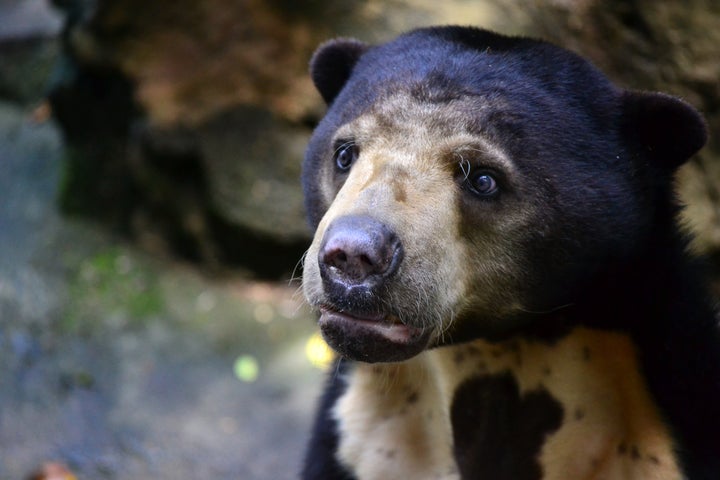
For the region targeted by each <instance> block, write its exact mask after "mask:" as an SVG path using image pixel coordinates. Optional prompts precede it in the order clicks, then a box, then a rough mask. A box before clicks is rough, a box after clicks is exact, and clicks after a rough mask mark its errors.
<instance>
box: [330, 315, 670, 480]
mask: <svg viewBox="0 0 720 480" xmlns="http://www.w3.org/2000/svg"><path fill="white" fill-rule="evenodd" d="M508 373H509V374H510V375H512V377H513V379H514V380H515V381H516V382H517V385H518V387H519V391H520V395H525V394H527V393H530V392H536V391H544V392H547V393H548V394H549V395H550V396H551V397H552V398H553V399H554V400H555V401H557V403H558V404H559V405H561V406H562V410H563V420H562V423H561V424H560V426H559V428H557V429H556V430H554V431H552V432H548V433H547V435H546V436H545V437H544V442H543V443H542V445H541V446H540V448H539V452H538V453H537V455H536V457H535V458H528V459H525V460H523V459H521V458H518V459H517V461H528V462H537V463H538V465H539V467H540V470H541V471H542V479H543V480H567V479H577V480H601V479H602V480H629V479H643V480H648V479H649V480H680V479H681V478H682V474H681V473H680V471H679V468H678V465H677V461H676V459H675V456H674V454H673V442H672V438H671V437H670V435H669V432H668V429H667V427H666V426H665V425H664V423H663V422H662V420H661V418H660V414H659V412H658V410H657V407H656V406H655V404H654V403H653V401H652V399H651V397H650V395H649V393H648V392H647V389H646V386H645V383H644V380H643V378H642V377H641V376H640V373H639V370H638V364H637V361H636V352H635V349H634V347H633V345H632V343H631V341H630V340H629V338H628V337H627V336H624V335H621V334H618V333H609V332H602V331H595V330H590V329H587V328H578V329H576V330H574V331H573V332H572V333H571V334H570V335H568V336H566V337H565V338H564V339H562V340H560V341H558V342H557V343H555V344H553V345H548V344H545V343H541V342H534V341H527V340H522V341H521V340H517V341H510V342H503V343H489V342H485V341H475V342H472V343H469V344H463V345H458V346H450V347H443V348H438V349H435V350H431V351H427V352H424V353H423V354H421V355H419V356H417V357H415V358H413V359H411V360H408V361H406V362H402V363H398V364H383V365H367V364H358V365H357V366H356V367H355V369H354V370H353V371H352V372H351V373H350V374H349V376H348V379H347V381H348V388H347V390H346V392H345V394H344V395H343V396H342V397H341V398H340V399H339V400H338V403H337V404H336V407H335V410H334V414H335V417H336V419H337V421H338V427H339V433H340V443H339V450H338V458H339V460H340V461H341V463H343V464H344V465H345V466H347V467H348V468H349V469H350V470H351V471H352V472H353V473H354V475H355V476H356V477H357V478H358V480H372V479H394V478H398V479H400V478H412V479H428V480H429V479H447V480H451V479H460V478H462V477H461V474H460V471H461V470H462V469H461V468H459V467H458V465H457V464H456V460H455V456H454V447H455V446H454V445H453V425H452V422H451V411H452V407H453V398H454V393H455V392H456V391H457V389H458V387H459V386H461V385H463V384H464V383H465V382H467V381H468V380H470V379H475V378H478V377H492V376H494V375H503V374H505V375H506V374H508ZM487 413H488V414H489V415H492V412H487ZM533 414H535V415H536V414H537V412H534V413H533ZM456 421H458V420H457V419H456ZM456 427H457V426H456ZM464 427H465V428H467V426H466V425H465V426H464ZM472 428H474V427H472ZM478 428H482V427H481V426H478ZM508 448H510V449H512V445H509V447H508ZM493 480H503V479H501V478H498V479H493ZM508 480H510V479H508ZM513 480H514V479H513Z"/></svg>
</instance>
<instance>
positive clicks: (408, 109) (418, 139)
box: [335, 86, 507, 150]
mask: <svg viewBox="0 0 720 480" xmlns="http://www.w3.org/2000/svg"><path fill="white" fill-rule="evenodd" d="M446 93H447V92H446ZM506 107H507V106H506V105H504V102H503V101H502V100H499V99H496V100H495V101H491V100H488V99H483V98H481V97H478V96H472V95H464V94H452V93H450V94H447V95H444V96H443V95H441V96H438V95H435V94H433V92H431V91H423V90H422V87H420V86H418V87H415V88H413V87H411V88H403V89H396V90H394V91H392V92H388V93H385V94H382V95H380V96H378V97H377V99H376V101H375V102H373V103H372V105H370V106H369V107H368V108H366V109H364V110H363V111H362V113H361V114H360V115H359V116H357V117H356V118H354V119H352V120H350V121H349V122H348V123H346V124H344V125H343V126H341V127H340V128H339V129H338V130H337V132H336V134H335V139H348V140H349V139H352V140H353V141H355V142H356V143H358V144H360V145H363V144H365V145H369V144H374V145H379V144H382V143H386V144H388V145H392V147H393V148H398V147H399V146H406V147H412V148H414V149H418V148H428V149H430V148H432V149H434V150H443V146H448V147H452V146H453V145H455V144H457V145H463V144H479V145H482V146H483V147H485V148H486V149H491V148H492V149H497V148H498V146H497V145H495V142H494V141H493V140H492V137H493V135H492V132H491V130H492V126H491V123H492V118H493V117H496V116H498V115H500V112H502V111H503V110H504V109H505V108H506Z"/></svg>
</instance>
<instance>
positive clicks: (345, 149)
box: [334, 142, 358, 172]
mask: <svg viewBox="0 0 720 480" xmlns="http://www.w3.org/2000/svg"><path fill="white" fill-rule="evenodd" d="M357 157H358V148H357V145H355V143H353V142H344V143H343V144H341V145H340V146H339V147H337V148H335V156H334V159H335V166H336V167H337V169H338V170H340V171H341V172H347V171H348V170H350V167H351V166H352V164H353V163H354V162H355V160H357Z"/></svg>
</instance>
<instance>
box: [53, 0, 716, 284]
mask: <svg viewBox="0 0 720 480" xmlns="http://www.w3.org/2000/svg"><path fill="white" fill-rule="evenodd" d="M55 3H56V4H57V5H58V6H59V7H61V8H62V9H63V11H64V12H65V15H66V23H65V27H64V31H63V34H62V50H63V59H62V61H61V62H60V64H59V67H58V69H57V75H56V76H55V80H54V83H53V87H52V95H51V100H52V106H53V112H54V115H55V117H56V119H57V120H58V121H59V123H60V124H61V126H62V128H63V131H64V133H65V137H66V139H67V143H68V149H67V154H66V158H65V177H64V178H65V180H64V185H63V194H62V205H63V207H64V209H65V211H67V212H70V213H77V214H84V215H90V216H93V217H95V218H98V219H100V220H102V221H104V222H106V223H107V224H108V225H111V226H112V227H114V228H116V229H118V230H120V231H122V232H125V233H128V234H130V235H131V236H133V237H134V238H136V239H137V240H138V241H139V242H141V243H142V244H144V245H145V246H146V247H149V248H151V249H155V250H158V251H171V252H175V253H180V254H182V255H184V256H186V257H188V258H192V259H196V260H200V261H202V262H203V263H204V264H207V265H210V266H219V265H236V266H237V265H240V266H244V267H247V268H249V269H251V270H252V271H254V272H256V273H258V274H260V275H263V276H278V275H281V276H287V275H288V274H289V271H290V270H291V268H292V266H294V265H295V264H296V263H297V261H298V260H299V259H300V257H301V255H302V252H303V251H304V248H305V246H306V244H307V241H308V238H309V232H308V231H307V230H306V226H305V219H304V214H303V211H302V197H301V191H300V185H299V174H300V162H301V159H302V155H303V150H304V147H305V143H306V141H307V139H308V137H309V134H310V132H311V129H312V126H313V125H314V124H315V123H316V122H317V120H318V119H319V118H320V116H321V115H322V112H323V105H322V103H321V101H320V98H319V96H318V95H317V94H316V92H315V91H314V89H313V87H312V85H311V83H310V80H309V77H308V75H307V62H308V59H309V58H310V55H311V54H312V52H313V50H314V49H315V47H316V46H317V45H318V44H319V43H321V42H322V41H323V40H325V39H327V38H331V37H335V36H354V37H358V38H360V39H362V40H365V41H370V42H379V41H383V40H386V39H389V38H391V37H392V36H394V35H396V34H397V33H399V32H401V31H404V30H407V29H409V28H412V27H416V26H422V25H430V24H444V23H459V24H469V25H479V26H484V27H488V28H492V29H496V30H499V31H503V32H506V33H527V34H533V35H539V36H542V37H545V38H548V39H550V40H552V41H555V42H556V43H559V44H561V45H564V46H568V47H570V48H572V49H574V50H577V51H579V52H580V53H582V54H584V55H586V56H588V57H590V58H591V59H593V61H595V62H596V63H597V64H598V65H599V66H600V67H601V68H603V69H604V70H605V71H607V72H608V73H609V74H610V75H611V76H612V77H613V78H615V79H616V80H617V81H618V82H619V83H621V84H622V85H624V86H630V87H634V88H640V89H651V90H663V91H667V92H670V93H673V94H676V95H679V96H682V97H684V98H686V99H687V100H688V101H690V102H691V103H693V104H694V105H696V106H698V107H699V108H701V109H702V110H703V112H704V113H705V114H706V115H707V117H708V120H709V124H710V128H711V132H712V133H714V132H717V131H718V127H720V113H719V112H718V108H719V106H720V99H719V96H720V92H719V91H718V88H719V87H718V85H719V83H718V78H720V38H718V36H720V33H718V32H720V4H719V3H717V2H714V1H712V0H705V1H702V0H688V1H686V2H676V1H673V0H657V1H652V0H634V1H631V2H628V1H625V0H575V1H573V0H535V1H532V2H527V1H522V0H510V1H501V0H485V1H470V0H452V1H447V2H433V1H431V0H392V1H379V0H349V1H344V2H333V1H330V0H315V1H312V2H291V1H289V0H265V1H263V0H239V1H234V2H224V1H220V0H204V1H201V0H177V1H174V2H170V1H156V2H145V1H142V2H141V1H140V0H56V1H55ZM717 137H718V136H717V135H714V138H713V140H712V141H711V142H712V143H711V145H710V146H709V147H708V148H706V149H705V150H704V152H703V153H702V154H701V155H700V156H699V157H698V158H697V160H696V161H694V162H693V163H692V165H690V166H688V168H686V169H685V170H684V171H683V174H682V182H681V190H682V194H683V197H684V198H686V199H687V201H688V202H689V203H691V204H692V207H691V208H690V209H689V210H688V218H689V219H690V220H689V222H690V223H691V224H692V225H693V227H694V228H696V229H698V231H699V232H700V240H699V241H698V243H697V246H698V248H699V249H700V250H702V251H704V252H706V253H711V254H713V253H714V254H715V255H717V252H719V251H720V211H719V210H718V208H719V205H720V193H719V192H718V186H719V185H720V159H719V158H718V157H719V156H720V144H719V143H718V138H717ZM719 264H720V262H719Z"/></svg>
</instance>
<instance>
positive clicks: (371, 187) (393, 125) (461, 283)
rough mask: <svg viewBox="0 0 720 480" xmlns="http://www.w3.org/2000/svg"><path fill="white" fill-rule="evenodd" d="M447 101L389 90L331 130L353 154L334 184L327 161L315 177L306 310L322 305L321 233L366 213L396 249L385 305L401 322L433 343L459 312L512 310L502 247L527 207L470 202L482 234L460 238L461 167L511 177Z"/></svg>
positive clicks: (514, 265)
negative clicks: (400, 255)
mask: <svg viewBox="0 0 720 480" xmlns="http://www.w3.org/2000/svg"><path fill="white" fill-rule="evenodd" d="M453 102H462V100H457V101H453ZM453 102H449V103H431V102H419V101H417V100H415V99H413V98H412V96H411V95H409V94H397V95H395V96H393V97H391V98H386V99H383V101H382V102H378V105H380V106H379V107H376V108H374V109H371V110H370V111H368V112H367V113H366V114H364V115H362V116H361V117H359V118H357V119H356V120H354V121H352V122H351V123H349V124H346V125H344V126H342V127H341V128H340V129H339V130H338V132H337V133H336V135H335V138H340V139H343V138H352V139H353V140H354V142H355V143H356V144H357V145H358V147H359V152H360V154H359V157H358V159H357V161H356V163H355V164H354V165H353V167H352V169H351V170H350V173H349V175H348V177H347V179H346V180H345V181H344V183H343V184H342V185H341V186H340V187H338V186H337V185H336V183H335V180H334V178H333V174H332V170H333V168H334V165H333V164H332V162H331V159H328V161H327V163H325V164H324V167H323V168H324V169H325V171H321V172H318V176H319V177H320V178H321V191H322V192H323V195H324V197H325V202H326V203H327V204H328V205H329V208H328V210H327V212H326V213H325V215H324V217H323V218H322V220H321V221H320V223H319V226H318V228H317V231H316V233H315V237H314V240H313V243H312V245H311V247H310V249H309V250H308V253H307V256H306V261H305V267H304V268H305V273H304V280H303V286H304V291H305V295H306V297H307V298H308V300H309V302H310V304H311V305H314V306H317V305H320V304H322V302H323V292H322V287H321V281H320V276H319V271H318V265H317V257H318V251H319V248H320V244H321V242H322V239H323V236H324V234H325V231H326V229H327V228H328V226H329V225H330V224H331V223H332V222H333V221H334V220H335V219H337V218H339V217H342V216H345V215H369V216H371V217H374V218H376V219H378V220H380V221H381V222H383V223H384V224H385V225H387V226H389V227H390V228H391V229H392V230H393V231H394V232H395V233H396V234H397V235H398V237H399V238H400V240H401V241H402V244H403V247H404V252H405V257H404V260H403V262H402V264H401V266H400V269H399V271H398V273H397V275H396V278H397V280H396V281H394V282H393V284H392V287H391V288H390V289H389V290H390V291H388V292H387V295H388V298H387V299H385V301H386V303H388V304H389V305H390V306H391V307H393V308H395V309H397V311H398V316H399V317H400V319H401V320H402V321H403V322H405V323H407V324H409V325H413V326H416V327H423V328H431V329H432V330H433V333H434V336H435V337H436V338H440V337H441V336H442V335H443V332H444V331H446V329H447V328H448V327H449V326H450V324H451V322H452V321H453V319H454V318H455V317H456V316H457V315H458V314H459V313H460V312H461V311H462V310H463V309H464V308H466V307H468V306H471V307H472V308H473V310H474V311H476V312H477V311H482V310H483V308H485V309H486V310H487V311H488V312H490V311H492V312H493V314H494V315H498V314H499V313H507V312H508V311H512V310H513V309H515V308H518V307H520V305H519V304H518V302H517V298H518V295H517V294H515V295H513V293H514V289H515V287H516V285H517V284H518V283H519V282H521V279H522V267H521V265H520V259H519V258H515V257H513V256H509V255H507V254H506V253H505V250H503V249H504V248H510V247H509V244H510V243H511V242H512V238H513V236H516V235H518V232H520V231H522V228H523V226H524V225H526V223H527V222H528V221H529V219H530V218H531V216H532V208H531V207H530V206H528V205H513V208H512V209H511V208H506V210H505V211H503V214H502V215H499V214H498V213H497V212H494V211H493V209H494V208H495V207H494V206H493V205H491V204H489V203H488V204H487V205H480V206H479V211H478V212H473V213H474V214H477V215H481V216H482V215H485V216H486V218H485V224H486V230H485V231H483V232H480V233H482V235H481V234H478V235H477V236H476V237H473V238H468V237H466V236H464V235H463V232H462V231H461V229H462V228H463V225H465V224H466V220H465V218H464V215H467V214H468V212H465V211H463V207H462V204H463V201H462V198H461V197H462V196H463V195H467V192H463V191H462V188H461V186H460V185H459V176H461V174H462V172H463V171H464V170H463V169H464V168H466V166H467V165H470V163H478V162H481V163H482V164H483V165H489V166H492V167H493V168H495V169H497V170H502V171H503V172H504V173H505V175H506V176H508V177H510V178H512V177H513V176H514V175H515V172H514V168H513V165H512V162H511V161H510V160H509V159H508V158H507V157H506V155H505V154H504V153H503V152H502V151H501V150H500V149H499V148H497V146H495V145H492V144H491V143H490V142H489V141H488V140H486V139H484V138H482V137H481V136H479V135H476V134H472V133H470V132H469V131H468V128H466V125H465V124H464V123H463V120H462V116H460V115H458V114H457V110H458V108H459V107H458V105H456V104H454V103H453ZM338 188H339V190H338ZM483 209H484V210H483ZM500 237H502V241H498V239H499V238H500ZM501 244H503V245H504V246H503V247H499V245H501ZM470 292H472V293H470Z"/></svg>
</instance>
